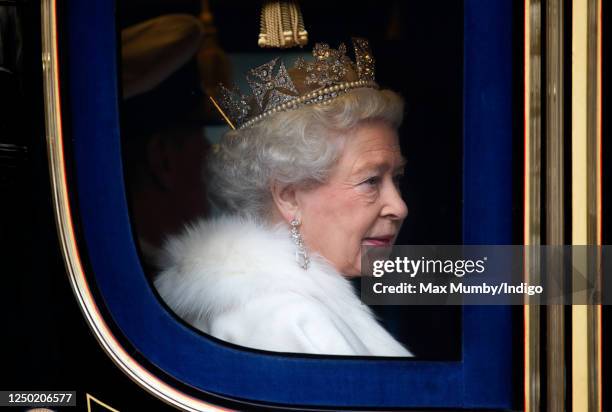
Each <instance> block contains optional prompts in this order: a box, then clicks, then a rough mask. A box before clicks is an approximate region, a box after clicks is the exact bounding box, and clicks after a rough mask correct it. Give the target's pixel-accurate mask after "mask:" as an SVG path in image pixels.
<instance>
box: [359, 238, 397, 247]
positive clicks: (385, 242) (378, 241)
mask: <svg viewBox="0 0 612 412" xmlns="http://www.w3.org/2000/svg"><path fill="white" fill-rule="evenodd" d="M392 241H393V236H380V237H366V238H365V239H363V242H362V244H363V245H364V246H390V245H391V242H392Z"/></svg>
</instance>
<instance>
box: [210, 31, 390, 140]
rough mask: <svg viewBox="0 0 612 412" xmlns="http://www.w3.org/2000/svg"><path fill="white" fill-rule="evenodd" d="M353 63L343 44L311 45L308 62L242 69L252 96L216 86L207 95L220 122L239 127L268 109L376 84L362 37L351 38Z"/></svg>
mask: <svg viewBox="0 0 612 412" xmlns="http://www.w3.org/2000/svg"><path fill="white" fill-rule="evenodd" d="M352 41H353V50H354V53H355V61H354V62H353V61H352V60H351V59H350V58H349V57H348V56H347V54H346V51H347V50H346V46H345V45H344V44H340V46H339V47H338V49H333V48H330V47H329V45H327V44H325V43H317V44H316V45H315V46H314V48H313V50H312V55H313V57H314V60H312V61H306V60H304V59H303V58H301V57H300V58H298V59H297V60H296V62H295V64H294V66H293V67H292V68H291V69H289V70H287V68H286V66H285V63H284V62H282V61H281V60H280V58H279V57H277V58H275V59H273V60H271V61H269V62H268V63H265V64H262V65H261V66H258V67H256V68H254V69H251V70H249V71H248V72H247V75H246V80H247V82H248V84H249V87H250V89H251V92H252V95H243V94H242V93H241V92H240V90H238V88H233V89H228V88H226V87H225V86H223V85H219V89H218V93H217V97H218V100H219V104H218V105H217V103H216V100H215V99H212V98H211V99H212V100H213V102H214V103H215V106H216V107H217V108H218V109H219V111H220V112H221V114H222V115H223V117H224V118H225V120H226V121H227V122H228V123H229V124H230V126H232V128H234V127H237V128H239V129H241V128H244V127H248V126H251V125H253V124H254V123H256V122H257V121H259V120H261V119H263V118H264V117H266V116H269V115H270V114H272V113H277V112H279V111H286V110H292V109H295V108H298V107H300V106H303V105H306V104H325V103H329V102H330V101H331V100H333V99H335V98H336V97H338V96H340V95H341V94H343V93H346V92H347V91H349V90H351V89H355V88H360V87H371V88H378V85H377V84H376V82H375V81H374V57H373V56H372V53H371V51H370V46H369V43H368V41H367V40H365V39H360V38H353V39H352Z"/></svg>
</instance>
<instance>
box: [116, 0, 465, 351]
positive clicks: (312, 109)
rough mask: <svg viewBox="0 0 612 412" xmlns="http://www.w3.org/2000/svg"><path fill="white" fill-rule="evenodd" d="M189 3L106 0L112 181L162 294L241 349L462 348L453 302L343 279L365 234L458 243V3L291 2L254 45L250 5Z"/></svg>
mask: <svg viewBox="0 0 612 412" xmlns="http://www.w3.org/2000/svg"><path fill="white" fill-rule="evenodd" d="M194 5H195V6H194ZM196 6H197V2H195V3H193V4H191V3H185V2H163V1H162V2H155V3H152V4H149V3H148V2H133V1H130V2H128V1H123V2H120V3H119V7H120V13H119V16H120V22H119V26H120V29H121V36H120V39H121V40H120V41H121V64H120V69H121V84H122V102H121V136H122V145H123V162H124V171H125V177H126V188H127V191H128V193H127V198H128V201H129V205H130V215H131V220H132V229H133V234H134V240H135V243H136V245H137V246H138V249H139V251H140V258H141V264H142V266H143V269H144V271H145V273H146V275H147V277H148V278H149V280H150V283H151V285H152V287H153V288H154V289H155V290H156V291H157V293H159V296H160V298H161V299H162V300H163V301H164V302H165V304H166V305H167V306H168V307H169V309H171V310H172V311H173V312H174V314H175V315H176V316H177V317H178V318H180V319H182V320H183V321H185V322H186V323H188V324H190V325H191V326H192V327H193V328H195V329H197V330H199V331H201V332H203V333H205V334H207V335H211V336H213V337H215V338H218V339H221V340H223V341H226V342H229V343H232V344H236V345H240V346H245V347H250V348H255V349H261V350H269V351H278V352H292V353H310V354H319V355H353V356H393V357H415V358H417V359H432V360H459V359H460V358H461V347H462V343H461V323H462V313H461V308H459V307H434V306H373V307H370V308H367V307H366V306H364V305H363V303H362V302H361V301H360V299H359V276H360V274H361V267H360V266H361V253H362V247H363V246H370V247H379V246H382V247H385V246H390V245H392V244H407V245H410V244H429V245H433V244H461V242H462V235H461V234H462V224H461V216H462V214H461V210H462V159H463V158H462V92H463V90H462V81H463V72H462V65H463V62H462V59H463V57H462V53H463V48H462V47H463V38H462V33H463V14H462V13H463V4H462V2H461V1H454V2H449V3H448V5H447V6H446V7H444V8H443V9H440V8H439V7H436V6H435V5H433V4H429V3H424V4H420V3H419V4H416V3H409V4H404V3H402V2H397V1H383V2H382V3H381V2H377V3H376V4H375V5H374V4H367V5H363V6H362V7H359V8H357V9H355V10H352V11H351V13H350V14H349V15H348V16H346V10H345V9H344V8H343V7H341V6H340V5H335V4H329V2H323V1H313V2H305V3H304V4H303V5H301V11H302V13H303V19H304V22H305V26H304V30H301V31H299V33H298V34H300V33H301V34H300V35H296V39H294V40H295V41H296V42H298V43H299V42H302V41H304V40H305V37H306V34H305V32H306V31H307V32H308V34H307V37H308V38H309V41H308V44H307V45H305V46H303V47H294V48H289V49H280V48H260V47H258V44H257V41H258V37H257V36H258V34H259V29H260V22H259V18H258V16H259V13H260V11H259V8H260V5H259V4H258V3H257V2H254V3H253V4H250V3H249V4H247V3H244V4H240V6H239V7H237V6H236V4H232V3H228V2H210V3H209V2H206V1H205V2H203V3H202V5H201V8H198V7H196ZM322 10H325V12H321V11H322ZM296 24H297V23H296ZM300 24H301V23H300ZM300 27H301V26H300ZM300 36H301V37H300ZM353 37H354V38H355V39H353V40H352V38H353ZM263 38H264V40H261V39H262V36H260V41H264V42H265V41H271V40H270V38H268V37H265V36H263ZM341 43H342V44H341ZM219 85H222V86H219ZM211 97H212V99H211Z"/></svg>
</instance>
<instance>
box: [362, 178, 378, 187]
mask: <svg viewBox="0 0 612 412" xmlns="http://www.w3.org/2000/svg"><path fill="white" fill-rule="evenodd" d="M362 183H364V184H366V185H370V186H376V185H378V184H379V183H380V177H378V176H372V177H370V178H368V179H366V180H364V181H363V182H362Z"/></svg>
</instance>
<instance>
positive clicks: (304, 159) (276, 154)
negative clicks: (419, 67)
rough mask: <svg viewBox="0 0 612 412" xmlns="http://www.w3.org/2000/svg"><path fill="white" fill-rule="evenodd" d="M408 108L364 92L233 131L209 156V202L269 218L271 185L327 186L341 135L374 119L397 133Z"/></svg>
mask: <svg viewBox="0 0 612 412" xmlns="http://www.w3.org/2000/svg"><path fill="white" fill-rule="evenodd" d="M403 109H404V103H403V100H402V98H401V97H400V96H399V95H398V94H397V93H395V92H392V91H390V90H376V89H372V88H362V89H355V90H352V91H350V92H348V93H346V94H344V95H342V96H340V97H337V98H336V99H334V100H332V101H330V102H329V103H327V104H318V105H307V106H303V107H301V108H299V109H295V110H290V111H286V112H280V113H276V114H274V115H271V116H269V117H267V118H264V119H263V120H261V121H259V122H258V123H256V124H254V125H253V126H250V127H247V128H244V129H239V130H231V131H229V132H227V133H226V134H225V135H224V136H223V137H222V139H221V142H220V143H219V145H218V147H217V149H216V150H215V151H214V153H213V154H211V156H210V158H209V162H208V168H209V176H208V179H209V188H208V189H209V198H210V200H211V202H212V203H213V204H214V205H215V206H216V207H217V208H219V209H221V210H222V211H223V212H225V213H230V214H238V215H242V216H249V217H252V218H256V219H264V220H265V219H266V218H267V217H268V216H269V211H270V210H271V207H270V206H271V202H272V193H271V190H270V189H271V186H272V184H274V183H280V184H282V185H295V186H296V187H308V186H311V185H316V184H320V183H324V182H325V181H326V179H327V177H328V175H329V172H330V170H331V169H332V168H333V166H334V163H335V162H336V160H337V159H338V157H339V155H340V152H341V147H342V143H343V139H338V138H337V137H342V136H347V135H348V133H349V132H350V131H351V130H352V129H354V128H355V127H357V126H358V125H359V124H361V123H363V122H370V121H383V122H386V123H387V124H389V125H390V126H391V127H393V128H394V129H397V128H398V127H399V125H400V124H401V122H402V117H403Z"/></svg>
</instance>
